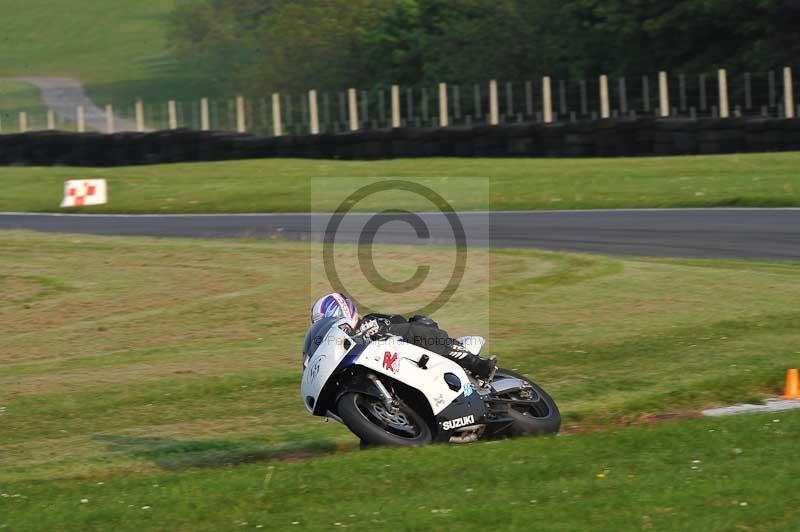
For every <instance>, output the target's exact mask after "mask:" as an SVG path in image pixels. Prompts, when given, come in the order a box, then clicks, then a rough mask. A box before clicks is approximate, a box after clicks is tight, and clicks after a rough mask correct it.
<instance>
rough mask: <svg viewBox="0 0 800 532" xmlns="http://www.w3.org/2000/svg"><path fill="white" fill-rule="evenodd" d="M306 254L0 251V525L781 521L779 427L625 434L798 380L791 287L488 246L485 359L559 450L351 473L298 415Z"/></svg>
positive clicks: (93, 247)
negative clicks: (511, 371)
mask: <svg viewBox="0 0 800 532" xmlns="http://www.w3.org/2000/svg"><path fill="white" fill-rule="evenodd" d="M391 251H392V250H391V249H389V250H387V252H389V253H391ZM435 251H436V250H434V249H428V248H404V249H403V253H402V255H408V257H409V260H411V261H413V263H414V264H418V263H420V261H422V260H426V259H427V260H430V254H431V253H435ZM310 253H311V251H310V248H309V247H308V246H307V245H304V244H300V243H287V242H281V241H252V240H239V241H225V240H221V241H203V240H169V239H145V238H105V237H87V236H71V235H58V236H54V235H41V234H35V233H30V232H4V233H0V290H2V293H3V295H4V298H3V299H2V301H0V331H2V338H1V339H0V390H2V391H0V421H2V426H3V429H4V430H2V431H0V495H1V494H5V495H6V496H3V497H0V526H3V525H5V526H6V528H8V529H10V530H15V531H16V530H42V529H62V530H87V529H108V528H109V527H110V526H113V527H114V528H116V529H120V530H127V529H132V530H133V529H139V530H141V529H144V528H146V529H163V530H175V529H179V528H182V529H187V530H200V529H205V530H219V529H226V528H233V527H234V526H235V527H237V528H243V529H246V528H254V527H255V526H256V525H258V524H261V525H262V526H263V527H265V528H268V529H274V528H284V527H285V528H292V526H293V525H292V522H294V521H299V522H300V523H301V524H302V525H304V526H305V527H307V528H311V529H320V530H322V529H330V528H331V527H335V526H336V525H334V523H341V525H348V526H352V527H353V528H356V529H363V528H367V527H369V526H373V525H375V524H376V523H374V522H373V520H375V521H378V522H380V521H384V522H385V523H384V526H390V525H387V524H386V523H391V526H392V528H397V527H398V526H400V527H401V528H402V526H405V528H406V529H409V530H410V529H420V528H436V529H448V528H449V527H452V526H455V525H457V526H458V528H465V529H477V528H478V527H479V526H481V527H482V526H483V525H482V524H481V523H483V522H485V521H487V520H488V521H489V522H494V519H489V518H488V515H491V512H502V514H503V515H506V516H508V519H510V520H511V521H510V524H511V526H510V527H509V528H514V529H519V530H527V529H530V526H531V523H533V522H535V523H537V527H539V528H542V527H546V528H551V529H564V530H567V529H576V528H585V527H587V526H589V527H596V528H604V529H608V530H616V529H619V528H622V527H624V528H640V527H645V528H649V527H650V525H653V526H656V527H657V528H668V529H675V530H679V529H686V528H687V527H693V528H697V527H701V526H702V527H704V528H712V529H732V528H735V527H736V526H737V525H741V526H742V527H749V528H751V529H761V530H775V529H788V528H791V527H792V526H795V527H796V526H797V525H798V524H799V523H798V509H797V505H796V504H795V503H796V501H797V498H796V497H795V496H794V495H793V493H794V492H793V489H794V487H795V486H796V479H797V475H798V467H797V466H796V464H794V463H793V462H791V459H792V458H793V454H795V453H793V451H792V450H793V449H795V448H796V445H797V437H798V421H800V417H798V415H797V414H781V415H773V416H769V417H764V416H747V417H743V418H741V419H725V420H713V421H712V420H685V419H681V420H677V421H671V422H669V423H665V424H659V425H657V426H656V425H653V426H649V425H648V423H647V422H648V421H652V420H653V419H654V416H661V415H675V414H678V415H691V414H693V413H696V412H697V411H698V410H699V409H701V408H703V407H706V406H711V405H718V404H728V403H731V402H739V401H746V400H751V401H752V400H758V399H759V398H763V397H765V396H769V395H773V394H774V393H775V392H776V391H777V390H778V388H779V386H780V384H781V381H782V377H783V372H784V370H785V368H787V367H792V366H796V365H797V363H798V361H800V350H799V349H798V345H800V312H798V308H797V301H798V297H800V282H799V281H800V265H795V264H774V263H759V262H745V261H702V260H675V259H635V258H626V259H619V258H608V257H603V256H594V255H574V254H564V253H544V252H538V251H533V250H514V251H506V250H493V251H492V269H491V275H490V276H489V277H488V278H487V279H486V282H487V283H489V286H490V289H491V311H492V320H491V343H490V346H489V347H490V350H491V352H495V353H498V354H499V355H500V359H501V362H502V364H503V365H504V366H506V367H511V368H515V369H517V370H519V371H521V372H523V373H526V374H528V375H530V376H532V377H534V378H535V379H536V380H537V381H538V382H540V383H541V384H542V385H543V386H545V388H546V389H548V390H549V391H550V392H551V393H552V394H553V395H554V397H555V398H556V400H557V401H558V402H559V404H560V406H561V408H562V412H563V415H564V419H565V427H566V428H567V429H571V430H578V431H579V432H578V433H576V434H567V435H562V436H559V437H556V438H545V439H540V440H527V439H525V440H517V441H511V442H499V443H490V444H479V445H471V446H466V447H450V446H443V447H432V448H428V449H423V450H411V451H396V450H381V451H375V452H364V453H361V452H355V449H356V442H355V439H354V438H353V437H352V436H351V435H350V434H349V433H348V432H347V431H346V429H344V428H343V427H341V426H339V425H338V424H335V423H325V422H324V421H322V420H321V419H317V418H312V417H311V416H309V415H307V414H306V412H305V409H304V407H303V406H302V403H301V401H300V400H299V398H298V396H297V390H298V382H299V376H300V371H299V359H300V356H299V353H298V351H299V349H300V347H299V346H300V341H301V338H302V335H303V332H304V328H305V325H306V320H307V307H308V304H309V302H310V301H309V300H310V298H311V295H310V294H309V293H308V292H307V290H306V289H305V288H304V287H306V286H308V279H309V271H310V269H309V267H308V266H307V265H308V264H309V260H310V255H309V254H310ZM398 256H399V255H398ZM437 256H438V255H437ZM394 267H395V268H401V267H402V265H399V264H398V265H395V266H394ZM388 277H390V278H391V277H392V276H391V275H388ZM470 293H471V291H463V290H462V291H457V292H456V295H455V296H454V301H453V305H454V306H455V307H456V308H462V309H468V308H469V299H468V297H469V294H470ZM463 298H467V299H463ZM386 305H387V306H391V302H388V301H387V302H386ZM436 317H438V318H439V321H440V322H442V323H443V324H444V325H445V326H446V328H447V329H448V330H450V332H451V333H453V334H464V333H468V332H470V329H471V327H472V324H471V323H470V314H469V313H468V312H467V311H465V310H464V311H462V312H456V313H453V314H448V315H447V316H436ZM666 417H669V416H666ZM773 419H779V420H780V421H779V422H773ZM629 423H633V424H634V425H636V426H633V427H629V428H620V427H622V426H623V425H627V424H629ZM643 424H644V425H648V426H642V425H643ZM571 430H569V431H571ZM594 430H600V431H601V432H598V433H594V432H593V431H594ZM569 431H568V432H569ZM586 431H588V432H586ZM333 451H340V453H339V454H337V455H336V456H329V457H317V455H320V454H326V453H331V452H333ZM305 458H308V459H305ZM785 459H788V460H789V461H788V462H787V461H786V460H785ZM694 460H699V461H700V462H693V461H694ZM270 467H271V468H273V469H269V468H270ZM693 467H696V468H697V469H693ZM423 476H424V478H425V479H426V481H425V484H424V486H422V485H421V484H420V479H421V478H422V477H423ZM469 490H472V491H469ZM83 499H86V500H87V502H85V503H83V502H81V501H82V500H83ZM531 500H536V502H531ZM742 503H746V504H747V506H744V505H742ZM144 507H148V508H144ZM374 512H377V513H374ZM401 518H402V519H404V520H405V522H406V523H407V524H406V525H400V523H399V522H398V521H396V520H397V519H401ZM543 518H545V519H543ZM242 522H246V523H247V524H246V525H242V524H241V523H242ZM581 523H583V525H584V526H581ZM294 526H296V525H294Z"/></svg>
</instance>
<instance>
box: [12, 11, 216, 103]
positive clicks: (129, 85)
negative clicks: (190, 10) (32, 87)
mask: <svg viewBox="0 0 800 532" xmlns="http://www.w3.org/2000/svg"><path fill="white" fill-rule="evenodd" d="M175 3H176V0H130V1H126V2H96V1H92V0H4V1H3V3H2V8H3V9H2V11H3V16H2V17H0V34H2V36H3V47H2V53H0V77H11V76H54V77H58V76H68V77H75V78H79V79H81V80H83V81H84V82H85V83H86V85H87V87H88V90H89V93H90V96H91V97H92V98H93V99H94V100H95V101H96V102H97V103H99V104H101V105H102V104H104V103H106V102H111V101H113V102H119V103H124V102H129V101H133V100H134V99H135V98H136V97H139V96H141V97H143V98H145V99H149V100H159V101H162V100H163V101H165V100H167V99H169V97H175V98H180V97H183V96H188V95H192V94H194V92H195V91H196V90H197V89H198V80H197V79H196V78H195V76H193V75H192V73H191V72H188V71H186V70H185V69H182V68H181V67H180V66H179V65H178V64H177V63H176V61H175V60H174V58H173V57H172V56H171V55H170V52H169V49H168V43H167V40H166V35H165V31H164V25H165V22H166V18H167V16H168V15H169V13H170V12H171V11H172V10H173V8H174V6H175ZM202 86H203V88H204V90H206V91H208V90H210V89H213V88H212V87H207V86H206V85H205V84H202Z"/></svg>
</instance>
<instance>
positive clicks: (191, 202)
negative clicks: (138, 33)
mask: <svg viewBox="0 0 800 532" xmlns="http://www.w3.org/2000/svg"><path fill="white" fill-rule="evenodd" d="M451 176H458V177H482V178H490V179H491V189H490V192H491V197H490V204H489V205H487V204H486V198H485V195H484V194H477V193H476V192H475V191H474V190H471V189H469V188H467V187H463V186H460V185H461V183H462V182H461V181H457V182H456V184H454V185H452V186H451V187H450V189H449V194H448V197H447V199H448V200H449V201H450V203H451V204H452V205H453V207H454V208H456V209H461V210H470V209H488V208H491V209H493V210H509V209H586V208H623V207H628V208H634V207H637V208H639V207H703V206H773V207H775V206H797V205H800V153H772V154H747V155H720V156H702V157H670V158H658V157H652V158H632V159H623V158H619V159H444V158H441V159H425V160H423V161H420V160H413V159H412V160H394V161H375V162H345V161H327V160H325V161H317V160H286V159H263V160H245V161H230V162H217V163H195V164H169V165H155V166H136V167H126V168H102V169H101V168H64V167H55V168H10V167H7V168H0V187H2V190H3V194H2V195H0V211H30V212H51V211H58V210H59V208H58V205H59V204H60V200H61V194H62V193H63V181H64V180H66V179H81V178H92V177H95V178H106V179H108V180H109V198H110V199H109V204H108V205H105V206H98V207H90V208H85V209H83V210H84V211H85V212H121V213H145V212H155V213H187V212H269V211H273V212H305V211H308V210H309V198H310V190H309V186H310V185H309V183H310V178H314V177H331V178H336V179H331V180H330V182H329V186H331V187H336V186H337V180H346V182H347V183H348V185H347V186H348V187H351V188H350V189H352V185H353V183H358V184H360V183H364V182H366V180H365V178H400V179H402V178H414V181H418V182H421V183H423V184H425V183H432V184H436V187H435V188H436V189H437V190H441V189H442V187H445V188H446V187H447V183H448V178H449V177H451ZM315 196H316V197H321V196H322V194H315ZM377 198H382V197H377ZM382 201H383V203H374V202H373V203H370V202H365V203H360V204H359V205H358V206H357V207H356V210H369V209H376V208H384V207H387V206H393V202H392V201H391V198H389V201H387V200H385V199H384V200H382ZM404 204H405V206H406V207H407V208H422V209H428V210H429V209H430V208H431V206H430V204H428V203H427V202H426V200H421V199H419V201H416V202H414V201H413V198H407V199H406V201H405V202H404ZM336 206H337V205H336V204H334V203H331V204H329V205H326V204H324V202H323V203H321V204H315V205H314V210H321V209H328V210H332V209H334V208H336Z"/></svg>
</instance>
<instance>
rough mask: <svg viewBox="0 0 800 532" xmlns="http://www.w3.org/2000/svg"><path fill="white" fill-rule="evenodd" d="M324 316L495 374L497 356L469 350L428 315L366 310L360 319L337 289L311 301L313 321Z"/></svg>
mask: <svg viewBox="0 0 800 532" xmlns="http://www.w3.org/2000/svg"><path fill="white" fill-rule="evenodd" d="M324 316H330V317H336V318H344V319H346V320H347V325H348V326H349V327H350V328H351V329H352V330H353V332H354V333H355V334H357V335H358V336H361V337H362V338H366V339H368V340H378V339H380V338H382V337H385V336H386V335H394V336H400V337H401V338H403V339H404V340H405V341H406V342H408V343H410V344H413V345H416V346H419V347H422V348H423V349H427V350H429V351H433V352H434V353H436V354H439V355H442V356H446V357H447V358H450V359H451V360H453V361H455V362H456V363H457V364H459V365H460V366H461V367H463V368H464V369H466V370H467V371H469V372H471V373H472V374H473V375H475V376H476V377H479V378H482V379H484V380H491V378H492V377H493V376H494V371H495V368H496V366H497V357H494V356H492V357H490V358H488V359H486V358H481V357H479V356H478V355H475V354H473V353H471V352H470V351H469V350H467V348H466V347H464V346H463V345H461V343H459V342H458V341H457V340H454V339H453V338H450V336H449V335H448V334H447V331H444V330H442V329H440V328H439V325H438V324H437V323H436V322H435V321H433V320H432V319H430V318H428V317H425V316H414V317H412V318H410V319H408V320H406V319H405V318H404V317H403V316H400V315H397V314H368V315H366V316H364V317H363V319H362V318H361V317H360V316H359V314H358V309H357V308H356V306H355V303H353V301H352V300H351V299H350V298H349V297H347V296H346V295H344V294H341V293H338V292H335V293H332V294H328V295H325V296H322V297H321V298H319V299H318V300H317V301H316V302H315V303H314V305H312V307H311V322H312V323H314V322H316V321H317V320H319V319H321V318H322V317H324Z"/></svg>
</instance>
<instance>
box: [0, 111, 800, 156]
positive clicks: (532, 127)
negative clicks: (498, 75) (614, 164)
mask: <svg viewBox="0 0 800 532" xmlns="http://www.w3.org/2000/svg"><path fill="white" fill-rule="evenodd" d="M787 150H800V119H767V118H765V119H754V118H747V119H745V118H728V119H701V120H680V119H662V120H659V119H650V118H641V119H637V120H613V119H612V120H598V121H594V122H581V123H561V124H550V125H546V126H545V125H543V124H517V125H504V126H476V127H470V128H457V127H451V128H439V129H411V128H399V129H391V130H388V129H387V130H377V131H364V132H356V133H348V134H338V135H307V136H295V137H289V136H285V137H261V136H254V135H247V134H236V133H229V132H201V131H192V130H186V129H178V130H168V131H156V132H151V133H117V134H113V135H104V134H100V133H66V132H60V131H38V132H31V133H20V134H11V135H0V165H35V166H50V165H66V166H123V165H137V164H156V163H171V162H191V161H220V160H230V159H251V158H267V157H297V158H317V159H360V160H368V159H392V158H405V157H434V156H438V157H623V156H661V155H691V154H714V153H739V152H769V151H787Z"/></svg>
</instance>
